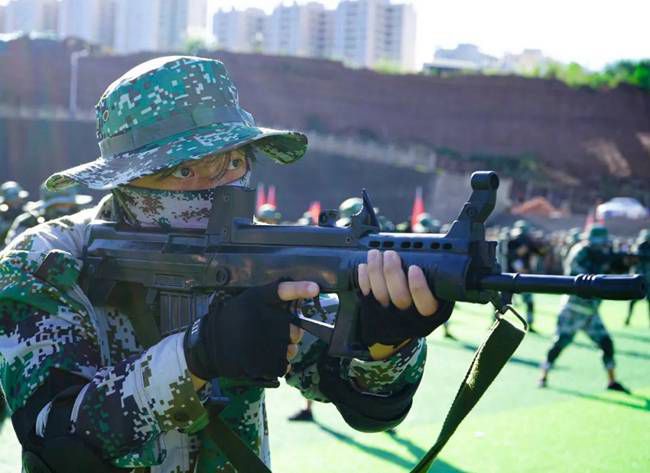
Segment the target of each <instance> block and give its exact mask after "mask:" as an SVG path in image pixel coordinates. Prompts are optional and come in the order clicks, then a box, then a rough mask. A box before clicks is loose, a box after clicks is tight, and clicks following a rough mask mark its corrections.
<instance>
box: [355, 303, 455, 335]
mask: <svg viewBox="0 0 650 473" xmlns="http://www.w3.org/2000/svg"><path fill="white" fill-rule="evenodd" d="M359 297H360V299H361V311H360V314H359V333H360V334H361V341H362V342H363V343H364V344H365V345H367V346H371V345H374V344H375V343H381V344H384V345H397V344H399V343H402V342H403V341H404V340H406V339H409V338H421V337H426V336H427V335H429V334H430V333H431V332H433V331H434V330H435V329H436V328H437V327H439V326H440V325H442V324H444V323H445V322H446V321H447V320H449V317H450V316H451V312H452V311H453V309H454V303H453V302H452V301H442V300H438V304H439V306H438V310H437V311H436V313H435V314H433V315H431V316H429V317H425V316H423V315H420V313H419V312H418V310H417V309H416V308H415V305H414V304H411V307H409V308H408V309H406V310H400V309H398V308H397V307H395V305H393V303H392V302H391V303H390V305H389V306H388V307H384V306H382V305H381V304H380V303H379V302H378V301H377V299H375V297H374V296H373V295H372V294H369V295H367V296H364V295H363V294H361V295H360V296H359Z"/></svg>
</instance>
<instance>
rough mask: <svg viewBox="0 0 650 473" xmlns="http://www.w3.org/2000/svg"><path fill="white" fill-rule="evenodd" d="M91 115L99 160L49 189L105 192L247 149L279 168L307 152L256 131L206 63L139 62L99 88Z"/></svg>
mask: <svg viewBox="0 0 650 473" xmlns="http://www.w3.org/2000/svg"><path fill="white" fill-rule="evenodd" d="M96 115H97V138H98V140H99V147H100V151H101V156H100V157H99V158H98V159H96V160H95V161H92V162H90V163H85V164H82V165H80V166H76V167H74V168H71V169H68V170H65V171H62V172H58V173H56V174H54V175H52V176H51V177H50V178H49V179H48V180H47V181H46V186H47V187H49V188H50V189H63V188H66V187H70V186H74V185H75V184H77V183H81V184H85V185H86V186H88V187H90V188H92V189H112V188H114V187H116V186H118V185H120V184H125V183H127V182H130V181H133V180H134V179H137V178H139V177H142V176H145V175H150V174H154V173H156V172H158V171H160V170H162V169H167V168H169V167H173V166H176V165H178V164H180V163H182V162H185V161H188V160H191V159H200V158H202V157H204V156H206V155H208V154H212V153H216V152H224V151H228V150H231V149H234V148H239V147H241V146H243V145H246V144H251V146H252V147H253V150H254V152H255V153H256V154H260V155H263V156H268V157H270V158H271V159H273V160H274V161H276V162H278V163H282V164H287V163H292V162H294V161H296V160H298V159H300V158H301V157H302V156H303V155H304V153H305V151H306V149H307V138H306V136H305V135H303V134H302V133H298V132H295V131H285V130H274V129H269V128H261V127H257V126H255V122H254V120H253V117H252V115H251V114H250V113H248V112H247V111H246V110H244V109H243V108H241V107H240V105H239V97H238V92H237V89H236V88H235V85H234V84H233V82H232V80H231V79H230V76H229V75H228V72H227V71H226V68H225V67H224V65H223V63H221V62H220V61H216V60H213V59H204V58H199V57H189V56H167V57H161V58H157V59H152V60H151V61H147V62H145V63H143V64H140V65H139V66H137V67H135V68H133V69H132V70H130V71H129V72H127V73H126V74H124V75H123V76H122V77H120V78H119V79H117V80H116V81H115V82H113V84H111V85H110V86H109V87H108V89H106V91H105V92H104V94H103V95H102V97H101V98H100V100H99V103H98V104H97V107H96Z"/></svg>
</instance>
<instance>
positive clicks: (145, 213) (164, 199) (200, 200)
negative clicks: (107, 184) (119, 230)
mask: <svg viewBox="0 0 650 473" xmlns="http://www.w3.org/2000/svg"><path fill="white" fill-rule="evenodd" d="M249 181H250V170H249V171H248V172H247V173H246V174H244V176H242V177H241V178H240V179H237V180H236V181H233V182H230V183H228V184H226V185H227V186H235V187H248V184H249ZM113 196H114V198H115V199H116V201H117V204H118V205H119V206H120V208H121V209H122V210H123V213H124V217H125V220H126V222H127V223H129V224H130V225H133V226H136V227H141V228H155V229H161V230H166V231H169V230H171V229H173V228H183V229H195V230H205V229H206V228H207V227H208V218H209V216H210V211H211V209H212V200H213V198H214V189H207V190H200V191H168V190H157V189H145V188H141V187H131V186H119V187H118V188H116V189H113Z"/></svg>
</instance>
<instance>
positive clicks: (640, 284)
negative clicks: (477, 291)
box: [479, 273, 646, 300]
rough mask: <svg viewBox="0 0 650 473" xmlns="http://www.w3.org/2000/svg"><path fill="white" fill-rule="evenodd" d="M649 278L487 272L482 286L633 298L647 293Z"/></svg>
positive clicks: (490, 288) (621, 298)
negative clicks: (647, 280) (646, 279)
mask: <svg viewBox="0 0 650 473" xmlns="http://www.w3.org/2000/svg"><path fill="white" fill-rule="evenodd" d="M645 284H646V283H645V279H644V278H643V276H641V275H639V274H636V275H605V274H579V275H578V276H548V275H541V274H519V273H501V274H492V275H488V276H483V277H481V278H480V280H479V287H480V288H481V289H488V290H495V291H504V292H512V293H522V292H535V293H541V294H572V295H576V296H580V297H586V298H592V297H593V298H598V299H612V300H630V299H642V298H644V297H645V295H646V286H645Z"/></svg>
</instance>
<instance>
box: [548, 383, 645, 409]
mask: <svg viewBox="0 0 650 473" xmlns="http://www.w3.org/2000/svg"><path fill="white" fill-rule="evenodd" d="M546 389H548V390H550V391H555V392H558V393H561V394H569V395H571V396H576V397H580V398H582V399H589V400H591V401H600V402H604V403H607V404H615V405H618V406H623V407H629V408H632V409H638V410H641V411H645V412H648V411H650V398H647V397H645V396H641V395H639V394H634V393H631V394H627V396H628V397H630V398H632V399H637V400H639V401H641V402H642V403H644V405H639V404H634V403H631V402H627V401H624V400H621V399H611V398H607V397H601V396H597V395H594V394H589V393H585V392H582V391H576V390H575V389H568V388H560V387H557V386H547V387H546Z"/></svg>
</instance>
